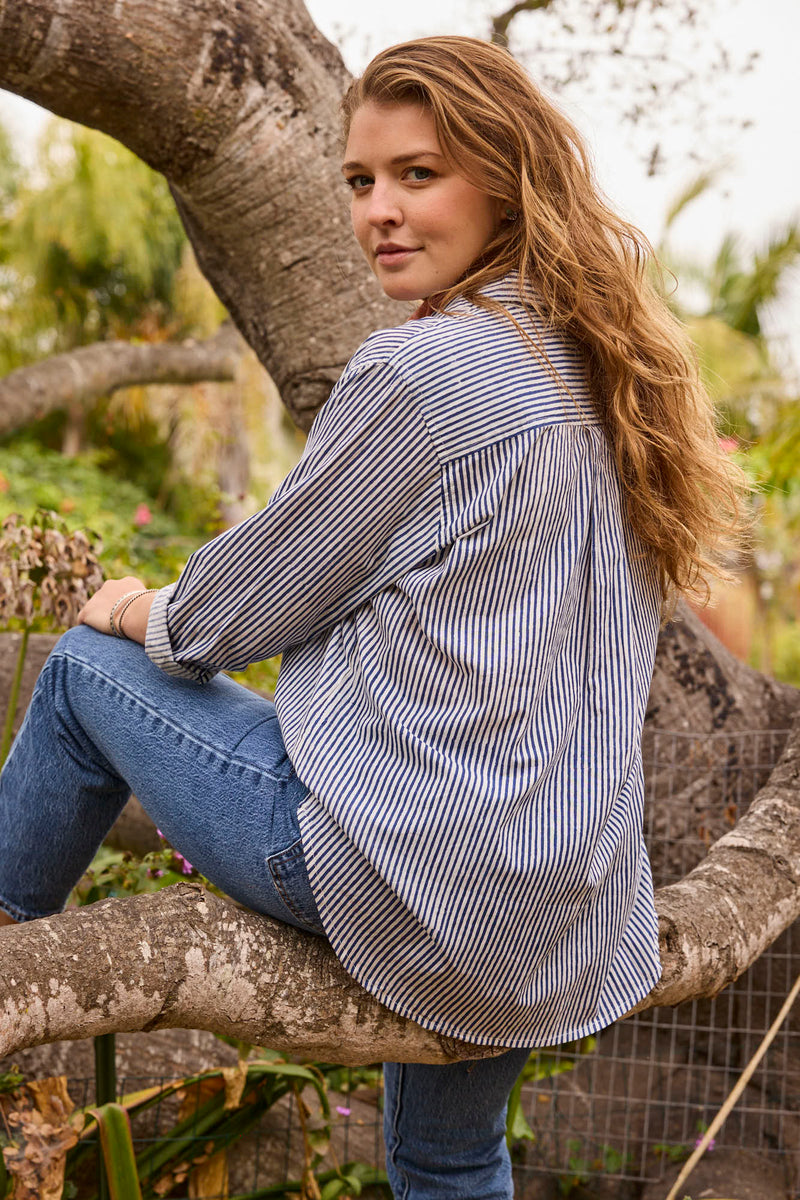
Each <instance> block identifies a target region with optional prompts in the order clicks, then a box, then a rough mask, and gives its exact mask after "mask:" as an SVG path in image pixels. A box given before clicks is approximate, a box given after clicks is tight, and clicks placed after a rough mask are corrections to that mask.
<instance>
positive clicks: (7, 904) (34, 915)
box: [0, 893, 61, 921]
mask: <svg viewBox="0 0 800 1200" xmlns="http://www.w3.org/2000/svg"><path fill="white" fill-rule="evenodd" d="M0 909H2V910H3V912H6V913H8V915H9V916H10V917H12V918H13V919H14V920H15V921H38V920H41V919H42V918H43V917H54V916H56V915H57V914H58V913H59V912H60V911H61V910H60V909H48V910H47V911H43V912H28V911H27V909H24V908H20V906H19V905H18V904H14V902H13V901H12V900H8V899H6V897H5V896H3V895H2V893H0Z"/></svg>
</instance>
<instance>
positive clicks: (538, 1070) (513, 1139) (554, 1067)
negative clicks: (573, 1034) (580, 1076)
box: [506, 1036, 597, 1150]
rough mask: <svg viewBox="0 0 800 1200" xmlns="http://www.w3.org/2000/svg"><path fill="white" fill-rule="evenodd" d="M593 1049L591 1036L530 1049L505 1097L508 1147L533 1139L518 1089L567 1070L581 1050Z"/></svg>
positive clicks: (575, 1062) (573, 1067)
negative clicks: (554, 1045) (553, 1045)
mask: <svg viewBox="0 0 800 1200" xmlns="http://www.w3.org/2000/svg"><path fill="white" fill-rule="evenodd" d="M596 1049H597V1038H596V1037H593V1036H589V1037H585V1038H581V1039H580V1040H579V1041H577V1042H567V1043H565V1044H564V1045H562V1046H559V1047H558V1049H557V1050H546V1049H542V1050H534V1051H533V1052H532V1054H531V1056H530V1058H529V1059H528V1061H527V1062H526V1064H525V1066H524V1067H523V1068H522V1071H521V1072H520V1074H519V1076H518V1077H517V1081H516V1083H515V1084H514V1087H513V1088H512V1089H511V1095H510V1097H509V1100H508V1110H507V1115H506V1144H507V1145H508V1148H509V1150H511V1149H512V1148H513V1147H514V1145H518V1144H519V1143H520V1142H535V1141H536V1135H535V1134H534V1132H533V1130H532V1129H531V1127H530V1125H529V1124H528V1121H527V1119H526V1117H525V1113H524V1112H523V1109H522V1089H523V1087H524V1085H525V1084H526V1083H535V1082H538V1081H539V1080H542V1079H553V1078H554V1077H555V1076H556V1075H563V1074H564V1073H565V1072H567V1071H574V1070H575V1067H576V1066H577V1065H578V1059H579V1058H580V1057H581V1056H582V1055H585V1054H593V1053H594V1051H595V1050H596Z"/></svg>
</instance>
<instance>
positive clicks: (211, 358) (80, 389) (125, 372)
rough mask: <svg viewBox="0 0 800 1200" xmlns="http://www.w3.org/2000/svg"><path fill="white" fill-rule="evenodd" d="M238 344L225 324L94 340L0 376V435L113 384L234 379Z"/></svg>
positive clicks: (104, 393)
mask: <svg viewBox="0 0 800 1200" xmlns="http://www.w3.org/2000/svg"><path fill="white" fill-rule="evenodd" d="M243 351H244V344H243V342H242V340H241V338H240V337H239V334H238V333H237V332H236V330H235V329H234V328H233V326H232V325H230V324H228V323H226V324H224V325H222V326H221V328H220V329H219V331H218V332H217V333H216V334H215V335H214V336H213V337H212V338H209V339H208V340H207V341H205V342H183V343H181V344H173V343H169V342H157V343H152V342H147V343H144V344H134V343H132V342H96V343H95V344H94V345H92V346H82V347H80V348H79V349H77V350H71V351H69V352H68V353H66V354H55V355H53V357H52V358H45V359H43V360H42V361H41V362H37V363H33V364H32V365H31V366H27V367H20V368H19V369H18V370H16V371H12V372H11V374H10V375H6V376H5V378H4V379H0V435H2V434H6V433H11V432H12V431H13V430H15V429H17V428H19V427H20V426H22V425H27V424H29V423H30V422H31V421H35V420H37V419H38V418H39V417H43V416H45V415H46V414H47V413H49V412H52V411H53V410H54V409H58V408H67V407H70V408H76V407H77V408H79V409H80V408H82V407H84V406H86V405H89V404H91V403H92V402H93V401H95V400H99V399H100V398H101V397H102V396H109V395H111V393H112V392H114V391H116V390H117V388H122V387H131V386H132V385H134V384H151V383H202V382H204V381H207V380H217V381H229V380H232V379H235V377H236V370H237V367H238V364H239V361H240V359H241V357H242V353H243Z"/></svg>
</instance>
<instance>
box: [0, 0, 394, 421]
mask: <svg viewBox="0 0 800 1200" xmlns="http://www.w3.org/2000/svg"><path fill="white" fill-rule="evenodd" d="M347 82H348V74H347V71H346V69H345V67H344V64H343V63H342V60H341V58H340V56H339V53H338V51H337V50H336V49H335V48H334V47H333V46H332V45H331V44H330V43H329V42H327V41H326V40H325V38H324V37H323V36H322V35H321V34H320V33H319V31H318V30H317V29H316V28H315V26H314V25H313V23H312V21H311V19H310V17H309V16H308V13H307V12H306V10H305V8H304V7H303V5H302V4H301V3H300V0H237V2H236V3H235V4H233V3H230V2H229V0H197V2H195V3H193V4H185V3H183V2H182V0H115V3H114V4H98V3H96V0H69V3H66V2H65V0H0V87H4V88H6V89H8V90H9V91H12V92H17V93H18V94H19V95H22V96H26V97H27V98H28V99H30V100H33V101H35V102H36V103H37V104H41V105H43V106H44V107H46V108H49V109H51V111H52V112H54V113H57V114H58V115H60V116H64V117H69V118H70V119H72V120H74V121H80V122H82V123H83V124H84V125H90V126H92V127H94V128H96V129H101V130H103V131H104V132H105V133H108V134H111V136H112V137H115V138H117V139H118V140H119V141H121V142H123V143H124V144H125V145H127V146H129V147H130V148H131V149H132V150H133V151H134V152H135V153H136V154H138V155H139V156H140V157H141V158H143V159H144V160H145V162H148V163H149V164H150V165H151V166H153V167H155V168H156V170H159V171H162V172H163V173H164V175H166V177H167V179H168V180H169V182H170V185H171V187H172V190H173V194H174V196H175V199H176V201H177V204H178V208H179V210H180V213H181V216H182V218H183V221H184V224H185V225H186V229H187V231H188V233H189V237H190V238H191V240H192V244H193V246H194V249H195V253H196V255H197V260H198V262H199V264H200V266H201V269H202V270H203V272H204V273H205V275H206V276H207V278H208V279H209V280H210V282H211V284H212V285H213V287H214V288H215V290H216V291H217V294H218V295H219V296H220V298H221V299H222V301H223V303H224V304H225V305H226V307H227V308H228V311H229V312H230V313H231V315H232V317H233V319H234V321H235V322H236V324H237V326H238V328H239V329H240V330H241V332H242V333H243V335H244V337H245V338H246V339H247V341H248V342H249V343H250V345H251V346H252V347H253V348H254V350H255V351H256V354H257V355H258V357H259V358H260V360H261V362H262V363H263V364H264V366H265V367H266V369H267V371H268V372H269V374H270V375H271V376H272V378H273V379H274V380H275V383H276V384H277V386H278V389H279V391H280V393H281V396H282V398H283V401H284V403H285V404H286V405H287V407H288V408H289V411H290V412H291V413H292V415H293V417H294V418H295V420H296V421H297V422H298V423H299V424H300V425H302V426H303V427H305V428H307V427H308V426H309V425H310V423H311V419H312V417H313V414H314V413H315V412H316V410H317V409H318V408H319V406H320V405H321V404H322V402H323V401H324V400H325V398H326V396H327V395H328V392H329V391H330V388H331V386H332V385H333V383H334V382H335V381H336V379H337V378H338V376H339V374H340V373H341V370H342V367H343V366H344V364H345V363H346V361H347V359H348V358H349V357H350V355H351V354H352V353H353V351H354V350H355V348H356V347H357V345H358V344H359V342H361V341H362V340H363V338H364V337H365V336H366V335H367V334H368V333H369V332H371V331H372V330H373V329H375V328H377V327H380V326H385V325H390V324H396V323H397V322H399V321H400V320H402V319H403V316H404V314H405V312H406V311H407V310H406V309H405V308H404V307H403V306H399V305H396V304H393V303H392V302H390V301H388V300H386V299H385V298H384V297H383V296H382V295H381V293H380V290H379V288H378V286H377V284H376V283H375V282H374V280H372V278H371V276H370V274H369V271H368V269H367V267H366V264H365V263H364V262H363V259H362V258H361V255H360V252H359V251H358V250H357V248H356V246H355V243H354V241H353V237H352V234H351V232H350V227H349V219H348V214H347V203H346V189H345V187H344V184H343V182H342V177H341V174H340V171H339V147H338V119H337V108H338V103H339V99H340V97H341V94H342V92H343V90H344V88H345V86H346V84H347Z"/></svg>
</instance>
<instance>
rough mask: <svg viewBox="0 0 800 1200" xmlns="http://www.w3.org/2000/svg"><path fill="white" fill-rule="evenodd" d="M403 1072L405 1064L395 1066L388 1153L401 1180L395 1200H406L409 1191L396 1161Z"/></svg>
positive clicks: (403, 1172) (404, 1176) (405, 1179)
mask: <svg viewBox="0 0 800 1200" xmlns="http://www.w3.org/2000/svg"><path fill="white" fill-rule="evenodd" d="M405 1071H406V1068H405V1063H398V1064H397V1092H396V1095H395V1097H394V1100H393V1104H392V1133H393V1134H394V1145H393V1146H392V1148H391V1150H390V1151H389V1157H390V1158H391V1160H392V1166H393V1167H394V1170H395V1174H396V1175H397V1178H398V1179H401V1181H402V1185H403V1191H402V1194H401V1195H400V1196H397V1197H395V1200H406V1198H407V1196H408V1189H409V1182H408V1175H407V1174H406V1172H405V1171H404V1170H403V1169H402V1167H401V1166H400V1165H399V1163H398V1161H397V1151H398V1149H399V1147H400V1141H401V1136H400V1130H399V1128H398V1123H399V1120H400V1107H401V1097H402V1094H403V1083H404V1081H405Z"/></svg>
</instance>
